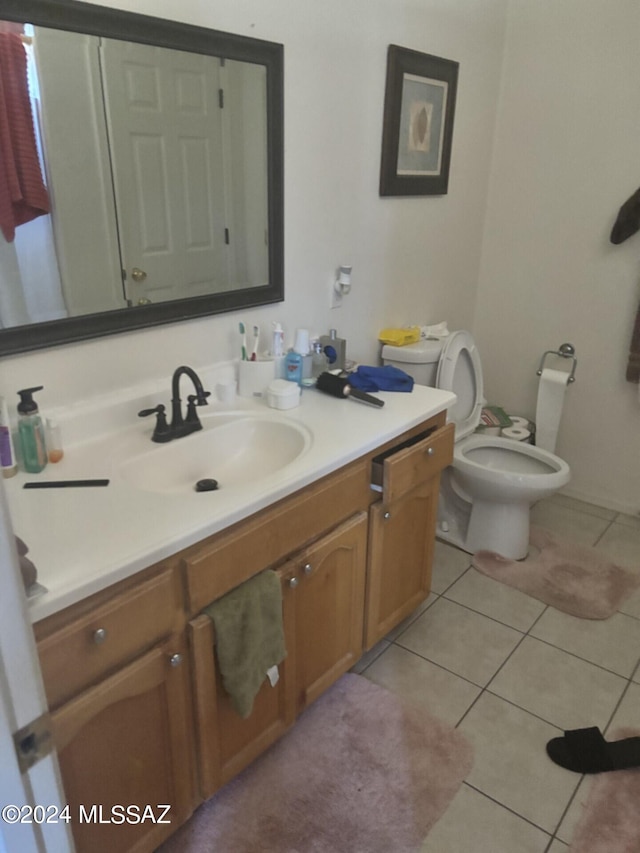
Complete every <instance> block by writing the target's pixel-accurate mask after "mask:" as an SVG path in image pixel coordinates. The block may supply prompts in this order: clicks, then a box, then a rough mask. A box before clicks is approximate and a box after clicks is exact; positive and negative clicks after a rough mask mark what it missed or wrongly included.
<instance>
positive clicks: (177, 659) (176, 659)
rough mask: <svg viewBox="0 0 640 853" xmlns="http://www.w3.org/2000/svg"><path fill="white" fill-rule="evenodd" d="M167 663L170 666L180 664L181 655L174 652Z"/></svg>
mask: <svg viewBox="0 0 640 853" xmlns="http://www.w3.org/2000/svg"><path fill="white" fill-rule="evenodd" d="M169 663H170V664H171V666H180V664H181V663H182V655H180V654H178V653H176V654H175V655H171V657H170V658H169Z"/></svg>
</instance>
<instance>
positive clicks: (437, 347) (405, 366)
mask: <svg viewBox="0 0 640 853" xmlns="http://www.w3.org/2000/svg"><path fill="white" fill-rule="evenodd" d="M441 352H442V341H440V340H435V341H429V340H426V341H418V342H417V343H415V344H407V346H404V347H396V346H392V345H391V344H385V345H384V346H383V347H382V363H383V364H392V365H393V366H394V367H398V368H399V369H400V370H404V372H405V373H408V374H409V376H412V377H413V380H414V382H415V383H416V384H417V385H429V386H431V387H434V386H435V384H436V374H437V372H438V362H439V361H440V353H441Z"/></svg>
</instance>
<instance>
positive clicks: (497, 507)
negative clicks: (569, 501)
mask: <svg viewBox="0 0 640 853" xmlns="http://www.w3.org/2000/svg"><path fill="white" fill-rule="evenodd" d="M382 358H383V362H384V363H385V364H392V365H394V366H395V367H399V368H400V369H401V370H404V371H405V373H408V374H409V375H410V376H413V378H414V380H415V381H416V383H418V384H420V385H430V386H435V387H436V388H442V389H445V390H448V391H453V393H454V394H456V396H457V398H458V399H457V401H456V403H455V405H454V406H453V407H452V408H451V409H450V410H449V420H450V421H453V422H454V423H455V425H456V432H455V448H454V454H453V464H452V465H450V466H449V467H448V468H447V469H446V470H445V471H444V472H443V475H442V480H441V487H440V501H439V505H438V529H437V531H436V533H437V536H438V537H439V538H440V539H443V540H445V541H447V542H451V543H452V544H454V545H457V546H458V547H459V548H462V549H463V550H464V551H468V552H469V553H471V554H473V553H475V552H476V551H481V550H488V551H495V552H496V553H498V554H501V555H502V556H503V557H507V558H509V559H512V560H521V559H523V558H524V557H526V556H527V552H528V549H529V510H530V507H531V505H532V504H533V503H535V502H536V501H538V500H540V498H544V497H548V496H549V495H552V494H553V493H554V492H555V491H557V490H558V489H560V488H562V486H564V485H566V484H567V483H568V482H569V479H570V476H571V474H570V470H569V466H568V465H567V463H566V462H564V461H563V460H562V459H560V457H558V456H555V455H554V454H553V453H549V452H548V451H546V450H542V449H541V448H539V447H534V446H533V445H531V444H525V443H523V442H520V441H514V440H513V439H509V438H502V437H499V436H490V435H482V434H480V433H475V434H474V430H475V429H476V427H477V426H478V424H479V423H480V415H481V412H482V406H483V404H484V403H485V400H484V399H483V396H482V395H483V382H482V366H481V364H480V356H479V354H478V350H477V348H476V345H475V342H474V340H473V338H472V336H471V335H470V334H469V332H465V331H458V332H452V333H451V334H450V335H449V336H448V337H446V338H442V339H438V340H426V341H419V342H418V343H416V344H409V345H408V346H404V347H395V346H390V345H388V344H387V345H385V346H384V347H383V348H382Z"/></svg>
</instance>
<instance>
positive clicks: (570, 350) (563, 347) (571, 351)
mask: <svg viewBox="0 0 640 853" xmlns="http://www.w3.org/2000/svg"><path fill="white" fill-rule="evenodd" d="M548 355H559V356H560V357H561V358H570V359H571V360H572V365H571V373H570V374H569V382H575V381H576V376H575V373H576V365H577V364H578V359H577V358H576V349H575V347H574V346H573V344H560V346H559V347H558V349H557V350H553V349H548V350H547V351H546V352H545V353H544V354H543V356H542V358H541V359H540V367H538V369H537V370H536V376H542V368H543V367H544V360H545V358H546V357H547V356H548Z"/></svg>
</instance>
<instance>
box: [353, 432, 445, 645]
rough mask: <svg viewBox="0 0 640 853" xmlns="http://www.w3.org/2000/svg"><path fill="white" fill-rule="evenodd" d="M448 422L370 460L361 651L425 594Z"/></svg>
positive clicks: (443, 465) (410, 611) (388, 629)
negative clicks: (371, 500)
mask: <svg viewBox="0 0 640 853" xmlns="http://www.w3.org/2000/svg"><path fill="white" fill-rule="evenodd" d="M453 430H454V426H453V424H449V425H448V426H442V427H440V428H438V429H434V428H430V429H428V430H426V431H425V432H424V434H422V435H420V434H418V435H417V436H412V437H411V438H410V439H409V440H408V441H406V442H400V443H399V444H398V445H397V446H396V447H394V448H390V449H389V450H388V451H386V452H385V453H383V454H381V455H379V456H377V457H375V458H374V459H373V460H372V480H373V484H374V486H377V487H378V488H379V489H380V494H381V499H380V500H379V501H378V502H377V503H375V504H373V506H372V507H371V508H370V510H369V549H368V552H369V564H368V571H367V600H366V606H365V612H366V626H365V641H364V647H365V649H370V648H371V647H372V646H374V645H375V643H377V642H378V640H380V639H382V637H384V636H385V635H386V634H388V633H389V631H391V630H392V629H393V628H395V627H396V625H398V624H399V623H400V622H401V621H402V620H403V619H404V618H405V617H406V616H408V615H409V614H410V613H412V612H413V611H414V610H415V608H416V607H417V606H418V605H419V604H420V603H421V602H422V601H424V599H425V598H426V597H427V596H428V595H429V591H430V589H431V567H432V562H433V548H434V542H435V529H436V520H437V508H438V494H439V488H440V472H441V471H442V470H443V468H445V467H446V466H447V465H449V464H450V463H451V461H452V458H453Z"/></svg>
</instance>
